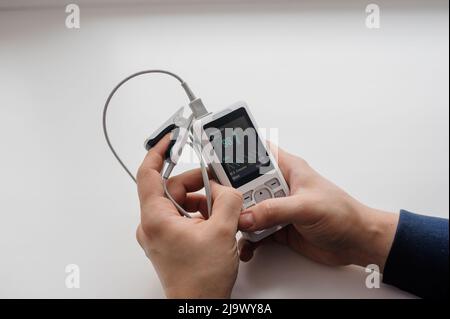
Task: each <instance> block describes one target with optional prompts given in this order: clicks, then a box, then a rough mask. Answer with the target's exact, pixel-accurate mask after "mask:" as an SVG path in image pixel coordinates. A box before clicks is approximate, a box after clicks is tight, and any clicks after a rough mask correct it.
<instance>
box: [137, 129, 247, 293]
mask: <svg viewBox="0 0 450 319" xmlns="http://www.w3.org/2000/svg"><path fill="white" fill-rule="evenodd" d="M168 144H169V136H166V137H165V138H164V139H162V140H161V141H160V142H159V143H158V144H157V145H156V146H155V147H153V148H152V149H151V150H150V151H149V152H148V154H147V156H146V157H145V159H144V162H143V163H142V165H141V167H140V168H139V171H138V175H137V184H138V192H139V199H140V203H141V223H140V225H139V226H138V228H137V232H136V237H137V240H138V242H139V244H140V245H141V247H142V248H143V249H144V251H145V253H146V255H147V257H148V258H149V259H150V260H151V262H152V263H153V265H154V267H155V269H156V271H157V273H158V276H159V279H160V281H161V283H162V285H163V288H164V291H165V293H166V296H167V297H168V298H202V297H203V298H229V297H230V294H231V291H232V288H233V286H234V283H235V281H236V277H237V272H238V265H239V257H238V249H237V242H236V237H235V235H236V232H237V226H238V221H239V215H240V213H241V207H242V195H241V194H240V193H239V192H238V191H237V190H235V189H233V188H231V187H225V186H221V185H219V184H217V183H215V182H211V191H212V199H213V206H212V216H211V217H210V218H209V219H206V218H204V217H200V216H199V217H195V218H186V217H182V216H180V214H179V213H178V211H177V209H176V207H175V206H174V205H173V203H172V202H171V201H170V200H169V199H167V198H166V197H165V196H164V190H163V185H162V180H161V175H160V171H161V168H162V166H163V162H164V153H165V150H166V148H167V146H168ZM202 187H203V181H202V177H201V173H200V170H198V169H197V170H192V171H188V172H185V173H183V174H181V175H178V176H175V177H172V178H170V179H169V180H168V190H169V192H170V194H171V195H172V196H173V198H174V199H175V200H176V201H177V202H178V203H180V205H182V206H184V208H185V209H186V210H188V211H194V212H195V211H200V212H201V213H202V215H203V216H206V198H205V196H204V195H200V194H196V193H191V192H195V191H197V190H199V189H201V188H202Z"/></svg>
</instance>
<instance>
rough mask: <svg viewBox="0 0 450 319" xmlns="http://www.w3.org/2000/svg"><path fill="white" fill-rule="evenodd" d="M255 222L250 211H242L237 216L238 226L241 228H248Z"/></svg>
mask: <svg viewBox="0 0 450 319" xmlns="http://www.w3.org/2000/svg"><path fill="white" fill-rule="evenodd" d="M254 224H255V217H253V214H252V212H248V213H244V214H242V215H241V217H240V218H239V226H240V228H241V229H249V228H251V227H252V226H253V225H254Z"/></svg>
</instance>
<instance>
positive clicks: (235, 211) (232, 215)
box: [208, 181, 242, 236]
mask: <svg viewBox="0 0 450 319" xmlns="http://www.w3.org/2000/svg"><path fill="white" fill-rule="evenodd" d="M211 194H212V200H213V206H212V214H211V217H210V218H209V219H208V221H209V222H210V223H212V224H213V225H214V227H215V228H216V230H219V231H223V232H224V233H227V234H230V235H232V236H234V235H235V234H236V232H237V226H238V221H239V216H240V214H241V210H242V194H241V193H240V192H239V191H237V190H236V189H234V188H232V187H227V186H222V185H220V184H218V183H216V182H215V181H211Z"/></svg>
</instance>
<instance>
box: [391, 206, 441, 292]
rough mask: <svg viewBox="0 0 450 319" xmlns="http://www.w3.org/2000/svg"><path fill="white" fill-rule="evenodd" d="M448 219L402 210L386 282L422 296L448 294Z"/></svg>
mask: <svg viewBox="0 0 450 319" xmlns="http://www.w3.org/2000/svg"><path fill="white" fill-rule="evenodd" d="M448 258H449V256H448V219H443V218H437V217H429V216H422V215H416V214H413V213H410V212H407V211H405V210H402V211H400V219H399V222H398V227H397V232H396V234H395V238H394V242H393V243H392V248H391V251H390V252H389V256H388V258H387V260H386V264H385V267H384V273H383V282H384V283H387V284H389V285H393V286H396V287H398V288H400V289H402V290H405V291H408V292H411V293H413V294H415V295H417V296H419V297H422V298H448V286H449V282H448Z"/></svg>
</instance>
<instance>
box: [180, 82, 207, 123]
mask: <svg viewBox="0 0 450 319" xmlns="http://www.w3.org/2000/svg"><path fill="white" fill-rule="evenodd" d="M181 86H182V87H183V89H184V91H185V92H186V94H187V96H188V98H189V107H190V108H191V111H192V114H194V118H196V119H198V118H200V117H203V116H205V115H206V114H208V111H207V110H206V107H205V105H204V104H203V101H202V99H200V98H198V97H196V96H195V94H194V92H192V90H191V88H190V87H189V85H188V84H187V83H186V82H183V83H181Z"/></svg>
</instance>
